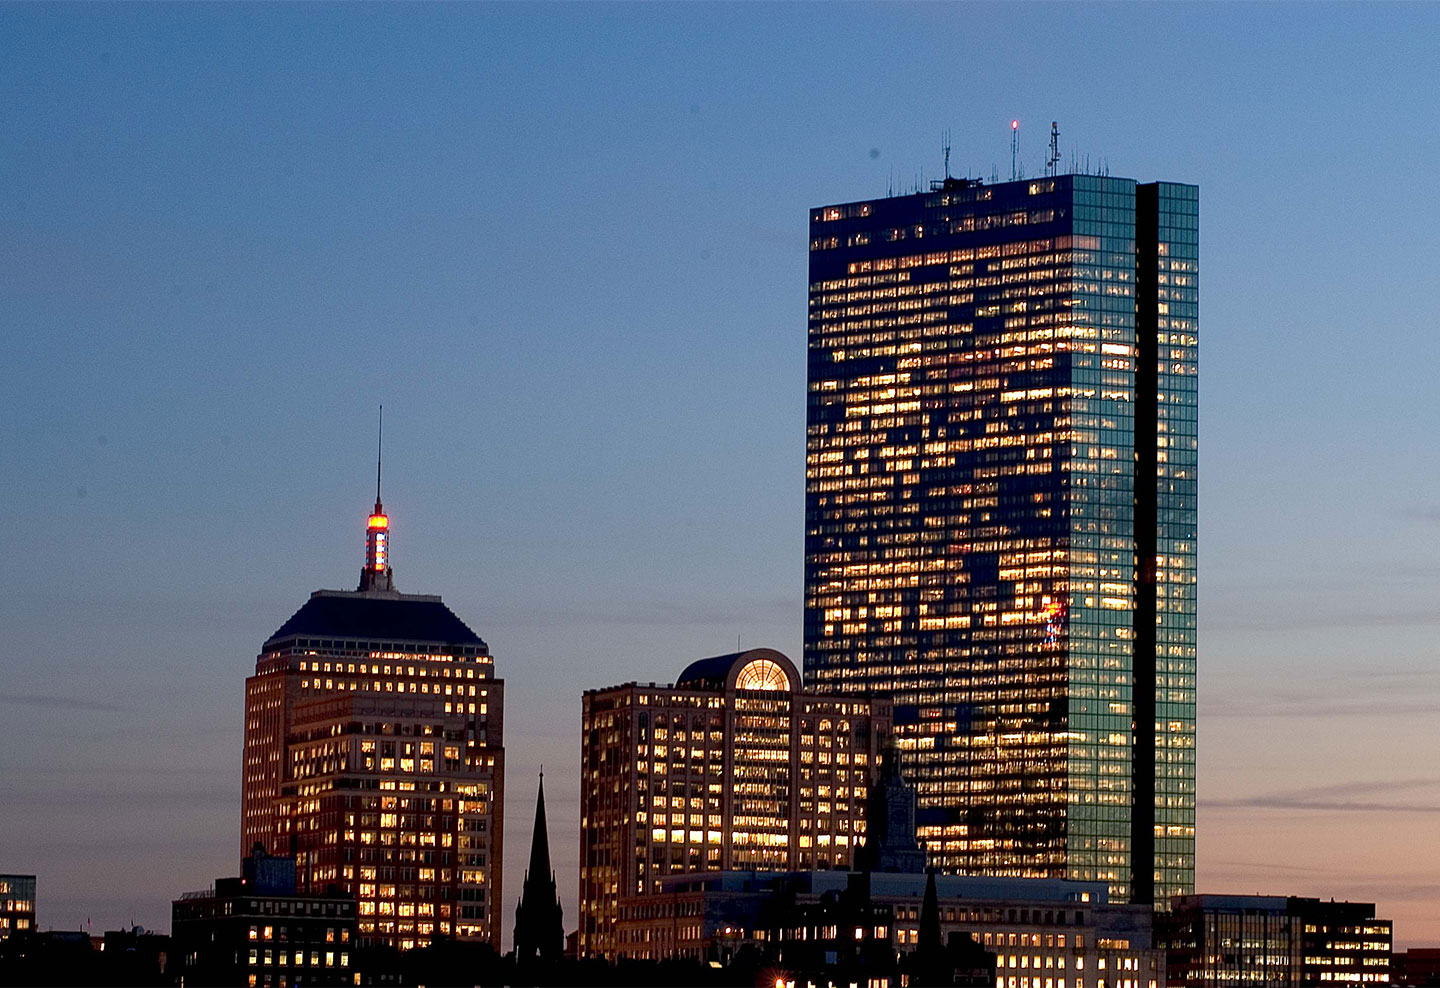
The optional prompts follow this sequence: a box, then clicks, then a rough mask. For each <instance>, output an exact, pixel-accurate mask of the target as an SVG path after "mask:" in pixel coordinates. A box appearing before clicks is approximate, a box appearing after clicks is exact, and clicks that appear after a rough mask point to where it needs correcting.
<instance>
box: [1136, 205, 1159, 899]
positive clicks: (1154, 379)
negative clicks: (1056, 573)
mask: <svg viewBox="0 0 1440 988" xmlns="http://www.w3.org/2000/svg"><path fill="white" fill-rule="evenodd" d="M1159 232H1160V187H1159V186H1158V185H1137V186H1136V187H1135V268H1136V272H1135V351H1136V353H1135V364H1136V370H1135V638H1134V645H1135V657H1134V661H1133V666H1134V675H1135V682H1134V686H1133V688H1132V690H1131V694H1132V701H1131V702H1132V704H1133V706H1134V712H1135V713H1134V716H1135V744H1134V747H1133V748H1132V749H1131V750H1132V751H1133V756H1132V757H1133V758H1134V762H1133V764H1132V767H1131V778H1132V779H1133V784H1134V791H1135V805H1134V807H1133V808H1132V810H1131V814H1130V848H1131V852H1130V853H1131V858H1130V876H1131V877H1130V881H1131V889H1132V891H1131V894H1130V901H1131V902H1132V903H1146V904H1152V903H1154V901H1155V592H1156V580H1155V548H1156V546H1155V539H1156V530H1157V529H1156V526H1157V524H1158V521H1159V519H1158V518H1157V517H1156V500H1157V497H1156V492H1157V484H1158V480H1157V477H1156V471H1157V468H1158V464H1157V462H1156V455H1155V451H1156V447H1157V445H1158V443H1157V433H1156V430H1157V428H1158V424H1157V421H1156V419H1157V411H1156V403H1157V401H1158V400H1159V391H1160V382H1159V360H1160V348H1159V343H1158V340H1159V335H1158V334H1159V327H1158V325H1157V323H1156V319H1157V318H1158V311H1159V310H1158V304H1157V303H1158V301H1159V300H1158V297H1157V289H1156V278H1157V275H1158V273H1159V257H1158V251H1157V243H1158V238H1159Z"/></svg>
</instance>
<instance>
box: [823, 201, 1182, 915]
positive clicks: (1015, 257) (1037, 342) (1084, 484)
mask: <svg viewBox="0 0 1440 988" xmlns="http://www.w3.org/2000/svg"><path fill="white" fill-rule="evenodd" d="M1195 215H1196V198H1195V190H1194V188H1193V187H1191V186H1178V185H1149V186H1138V187H1137V185H1136V183H1135V182H1133V181H1131V180H1128V179H1117V178H1109V177H1099V176H1080V175H1074V176H1054V177H1047V178H1044V179H1038V180H1034V181H1029V182H1011V183H1006V184H1001V185H995V186H986V185H982V184H980V183H974V182H965V181H955V180H950V181H947V182H946V183H944V184H943V185H941V186H938V187H936V188H934V189H932V190H931V191H930V192H925V193H918V194H915V195H910V196H899V197H892V198H886V199H881V200H875V201H871V202H858V203H850V204H845V205H839V206H830V207H824V208H821V209H817V210H815V211H814V212H813V213H812V216H811V255H810V257H811V264H810V329H809V343H810V351H809V402H808V417H807V444H806V477H807V480H806V572H805V579H806V587H805V670H806V675H807V677H808V678H809V680H810V681H811V683H812V684H813V686H814V687H815V688H817V689H821V690H831V691H835V692H856V693H862V692H875V693H879V694H881V695H884V696H887V697H889V698H891V699H892V700H893V702H894V703H895V704H896V710H895V721H896V733H897V736H898V739H899V743H900V745H901V749H902V752H903V754H904V757H905V760H906V763H907V764H906V769H907V775H908V776H909V777H910V778H911V779H912V780H913V781H914V782H915V784H916V787H917V790H918V793H919V805H920V830H921V835H922V837H923V839H924V840H925V842H926V844H927V850H928V851H929V853H930V856H931V859H932V861H934V862H935V863H936V864H938V865H940V866H942V867H943V868H944V869H945V870H947V871H951V872H958V873H965V874H992V875H1027V876H1037V877H1040V876H1044V877H1062V878H1071V879H1078V880H1087V881H1104V882H1106V883H1108V884H1109V886H1110V887H1111V890H1112V895H1113V896H1114V897H1115V898H1116V899H1117V900H1122V901H1123V900H1126V899H1129V898H1131V897H1132V896H1133V897H1134V898H1136V899H1139V900H1142V901H1148V900H1149V899H1150V898H1151V897H1152V896H1153V895H1156V894H1158V893H1159V891H1160V890H1159V888H1158V887H1157V885H1156V883H1157V882H1159V883H1161V884H1163V885H1164V886H1165V888H1166V890H1167V894H1168V892H1178V891H1187V890H1188V889H1189V888H1190V887H1191V885H1192V884H1193V861H1194V853H1193V848H1194V816H1193V814H1194V760H1193V754H1194V747H1193V745H1194V683H1193V679H1194V545H1195V542H1194V506H1195V499H1194V415H1193V412H1194V357H1195V345H1196V343H1195V314H1194V311H1193V309H1194V305H1195V290H1196V286H1195V277H1196V275H1197V272H1195V271H1194V270H1193V262H1194V257H1193V255H1194V250H1193V246H1194V243H1195V239H1194V230H1195V223H1194V218H1195ZM1149 219H1153V222H1154V226H1153V227H1152V228H1151V231H1152V232H1146V230H1145V229H1143V228H1142V227H1143V224H1144V223H1145V222H1146V221H1147V220H1149ZM1155 231H1160V232H1161V234H1162V238H1161V239H1157V236H1156V232H1155ZM1172 234H1173V236H1172ZM1152 240H1153V241H1154V242H1153V243H1150V241H1152ZM1147 243H1149V246H1148V247H1147V246H1146V244H1147ZM1187 251H1188V254H1187ZM1181 255H1186V256H1181ZM1162 256H1163V258H1164V260H1163V262H1162V260H1161V257H1162ZM1176 262H1180V263H1181V264H1182V265H1188V267H1185V268H1184V269H1183V270H1182V269H1172V267H1171V265H1173V264H1175V263H1176ZM1177 278H1178V279H1181V280H1182V281H1183V283H1180V282H1179V281H1177V280H1176V279H1177ZM1142 285H1143V286H1144V287H1142ZM1176 292H1181V293H1188V294H1185V295H1184V296H1183V297H1182V296H1181V295H1177V294H1175V293H1176ZM1162 295H1163V298H1162V297H1161V296H1162ZM1146 305H1150V306H1151V308H1148V309H1145V311H1143V312H1142V311H1141V310H1142V307H1144V306H1146ZM1185 306H1189V309H1186V308H1185ZM1161 313H1163V316H1162V315H1161ZM1186 313H1188V314H1186ZM1177 319H1179V320H1182V321H1183V320H1188V323H1187V324H1186V325H1177V324H1176V323H1175V320H1177ZM1157 320H1158V322H1157ZM1160 323H1164V326H1163V333H1162V332H1161V329H1162V327H1161V326H1160ZM1172 336H1173V337H1177V338H1183V339H1180V341H1179V342H1177V343H1175V344H1174V345H1173V346H1171V345H1169V343H1168V341H1169V340H1170V338H1171V337H1172ZM1186 341H1188V342H1186ZM1160 342H1165V343H1166V344H1167V349H1166V350H1165V353H1164V355H1163V356H1164V357H1165V363H1164V364H1163V365H1160V364H1158V363H1157V362H1156V361H1157V360H1158V358H1159V357H1160V356H1162V354H1160V352H1159V351H1158V350H1156V347H1157V346H1158V345H1159V343H1160ZM1187 348H1188V349H1187ZM1172 351H1173V352H1174V353H1176V354H1178V353H1180V352H1181V351H1185V353H1186V354H1187V356H1186V357H1184V358H1181V357H1179V356H1176V357H1174V358H1173V359H1172V358H1171V356H1170V354H1171V352H1172ZM1152 367H1153V368H1155V369H1156V370H1154V371H1152V370H1150V368H1152ZM1157 371H1158V373H1159V375H1160V378H1159V380H1158V381H1157V380H1155V378H1154V374H1155V373H1156V372H1157ZM1157 386H1158V388H1157ZM1157 393H1158V394H1159V398H1160V400H1159V401H1158V402H1157V401H1156V400H1155V397H1154V396H1156V395H1157ZM1187 395H1188V398H1187V397H1185V396H1187ZM1187 402H1188V404H1187ZM1162 406H1163V407H1162ZM1186 408H1188V409H1189V418H1188V419H1186V418H1184V417H1183V410H1184V409H1186ZM1157 409H1158V411H1157ZM1186 421H1188V423H1189V424H1188V427H1187V426H1184V425H1182V424H1181V423H1183V422H1186ZM1187 428H1188V431H1184V430H1185V429H1187ZM1186 456H1188V460H1186V459H1184V457H1186ZM1162 465H1163V468H1162ZM1139 477H1145V478H1151V477H1153V478H1155V480H1154V481H1149V480H1147V481H1145V482H1142V483H1137V478H1139ZM1151 488H1154V490H1153V492H1152V491H1151ZM1187 511H1188V515H1187V514H1186V512H1187ZM1182 530H1183V532H1182ZM1151 558H1155V559H1156V560H1157V561H1158V562H1157V565H1155V566H1152V565H1149V564H1148V563H1147V560H1149V559H1151ZM1137 560H1138V561H1140V565H1139V566H1138V569H1137ZM1160 576H1163V577H1164V579H1160ZM1161 588H1163V592H1162V589H1161ZM1142 598H1143V599H1144V600H1145V601H1147V603H1145V604H1142V603H1140V601H1141V600H1142ZM1157 621H1158V622H1159V623H1158V624H1157V623H1156V622H1157ZM1147 622H1148V623H1147ZM1152 627H1153V628H1154V629H1155V630H1153V631H1152V630H1150V629H1151V628H1152ZM1137 654H1140V658H1139V659H1138V660H1137ZM1152 655H1153V656H1154V657H1155V658H1154V659H1151V658H1150V656H1152ZM1137 682H1138V683H1141V684H1143V685H1142V687H1141V688H1140V689H1139V690H1138V691H1137V690H1136V689H1135V684H1136V683H1137ZM1152 682H1153V683H1154V688H1153V690H1152V688H1151V686H1150V685H1149V684H1150V683H1152ZM1152 692H1154V693H1155V694H1156V698H1155V700H1154V701H1150V700H1149V699H1148V698H1149V696H1150V694H1151V693H1152ZM1152 724H1153V725H1154V727H1152ZM1155 728H1162V729H1161V730H1160V731H1159V732H1158V733H1157V731H1156V730H1155ZM1137 752H1138V753H1139V754H1137ZM1147 752H1148V754H1146V753H1147ZM1157 765H1158V766H1159V768H1158V769H1157ZM1137 775H1139V776H1142V777H1140V778H1137ZM1162 776H1163V779H1164V781H1163V782H1161V781H1158V780H1160V778H1161V777H1162ZM1152 778H1153V779H1155V780H1157V781H1153V782H1152V781H1151V780H1152ZM1151 805H1154V806H1155V807H1156V808H1157V809H1156V812H1155V813H1153V814H1152V813H1151V812H1150V809H1149V807H1150V806H1151ZM1137 807H1138V809H1137ZM1152 854H1153V855H1154V856H1155V867H1154V868H1150V867H1144V866H1142V867H1140V868H1138V869H1137V868H1133V867H1132V862H1133V861H1136V860H1141V859H1145V858H1148V857H1149V856H1151V855H1152ZM1187 876H1188V877H1187ZM1187 883H1190V884H1187Z"/></svg>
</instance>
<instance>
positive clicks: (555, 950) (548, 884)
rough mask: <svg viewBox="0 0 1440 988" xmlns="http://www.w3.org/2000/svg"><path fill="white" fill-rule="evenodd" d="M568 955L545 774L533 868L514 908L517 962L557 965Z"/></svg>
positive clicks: (533, 841)
mask: <svg viewBox="0 0 1440 988" xmlns="http://www.w3.org/2000/svg"><path fill="white" fill-rule="evenodd" d="M564 952H565V926H564V915H563V911H562V910H561V908H560V896H559V895H558V894H557V893H556V891H555V872H554V871H552V870H551V869H550V835H549V832H548V831H547V829H546V827H545V773H544V772H541V773H540V792H539V795H538V796H536V798H535V832H534V835H533V836H532V837H531V838H530V867H529V869H528V870H527V871H526V872H525V884H524V886H523V887H522V888H521V890H520V904H519V905H518V906H516V907H515V961H516V963H518V964H524V963H526V962H529V961H534V960H541V961H547V962H548V961H558V960H560V959H561V957H562V955H563V954H564Z"/></svg>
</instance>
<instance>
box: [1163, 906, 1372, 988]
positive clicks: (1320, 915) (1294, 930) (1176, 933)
mask: <svg viewBox="0 0 1440 988" xmlns="http://www.w3.org/2000/svg"><path fill="white" fill-rule="evenodd" d="M1163 925H1164V931H1163V933H1162V939H1163V941H1164V944H1163V945H1164V947H1165V949H1166V962H1167V967H1168V969H1169V981H1170V984H1171V985H1194V986H1201V985H1235V986H1237V988H1288V986H1293V985H1323V984H1389V983H1390V982H1391V972H1390V956H1391V949H1392V943H1393V934H1392V930H1391V924H1390V921H1389V920H1388V919H1376V918H1375V905H1374V903H1369V902H1335V901H1334V900H1331V901H1329V902H1325V901H1322V900H1320V899H1305V898H1297V897H1295V896H1278V895H1188V896H1178V897H1177V898H1175V899H1174V900H1173V901H1172V903H1171V910H1170V914H1169V915H1168V916H1166V917H1164V920H1163Z"/></svg>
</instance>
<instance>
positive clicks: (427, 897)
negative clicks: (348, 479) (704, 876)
mask: <svg viewBox="0 0 1440 988" xmlns="http://www.w3.org/2000/svg"><path fill="white" fill-rule="evenodd" d="M389 535H390V520H389V517H388V516H387V515H386V514H385V511H384V509H383V507H382V505H381V503H380V498H379V492H378V490H377V492H376V499H375V510H374V512H373V513H372V514H371V515H370V518H369V522H368V526H367V532H366V557H365V565H364V568H363V569H362V570H361V577H360V585H359V587H358V589H356V590H354V591H349V592H347V591H338V590H317V591H315V593H313V594H311V596H310V599H309V600H308V601H307V602H306V603H305V605H304V606H303V607H301V608H300V610H298V611H296V612H295V614H294V615H293V616H292V617H291V618H290V619H289V620H288V621H286V622H285V623H284V624H283V625H282V626H281V627H280V629H279V630H277V631H276V632H275V633H274V634H273V635H271V636H270V638H269V639H267V640H266V642H265V644H264V645H263V646H262V648H261V650H260V655H259V658H258V659H257V660H256V663H255V675H253V676H251V677H250V678H249V679H247V680H246V682H245V753H244V787H243V794H242V805H241V840H242V843H243V846H244V848H245V849H246V851H248V850H249V848H250V847H251V846H252V845H253V844H257V843H258V844H259V845H260V846H261V847H263V848H265V849H266V850H267V851H268V852H270V853H272V854H280V855H289V856H293V857H294V858H295V860H296V866H297V878H298V887H299V888H300V890H301V891H302V892H313V891H318V890H322V889H325V888H327V887H329V886H332V885H333V886H337V887H339V888H340V889H342V890H344V891H347V892H351V893H353V894H354V895H355V896H356V897H357V900H358V901H357V912H358V935H359V938H360V941H361V943H362V944H372V943H373V944H389V945H392V946H395V947H398V948H400V949H409V948H412V947H423V946H426V945H427V944H429V943H431V942H432V941H433V940H434V939H435V938H437V937H454V938H457V939H461V940H485V941H489V942H490V943H492V944H494V946H495V947H496V948H497V949H499V947H500V913H499V911H498V910H499V907H500V903H501V898H500V884H501V883H500V862H501V853H502V843H501V837H502V833H501V825H502V821H503V820H504V777H505V774H504V772H505V751H504V747H503V727H504V717H503V710H504V682H503V681H502V680H499V679H496V678H495V674H494V663H493V660H492V659H491V657H490V652H489V649H488V648H487V646H486V644H485V642H484V641H482V640H481V639H480V638H479V636H477V635H476V634H475V632H473V631H472V630H470V628H469V627H467V626H466V624H465V623H464V622H463V621H461V620H460V619H459V618H458V617H456V616H455V614H454V613H453V612H451V610H450V609H449V608H448V607H446V606H445V604H444V603H443V602H442V601H441V599H440V598H439V597H436V596H428V595H422V594H402V593H400V592H398V591H397V590H396V589H395V585H394V575H393V570H392V568H391V566H390V555H389Z"/></svg>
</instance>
